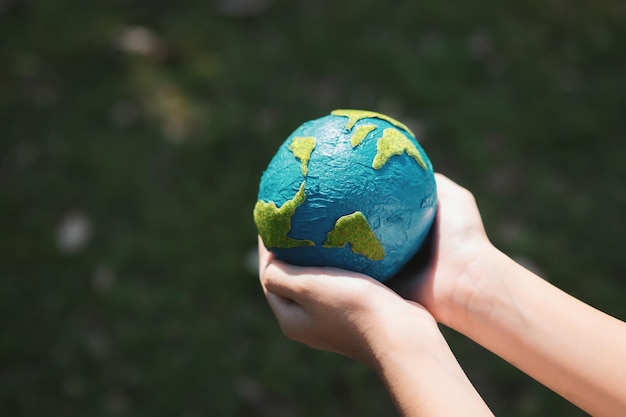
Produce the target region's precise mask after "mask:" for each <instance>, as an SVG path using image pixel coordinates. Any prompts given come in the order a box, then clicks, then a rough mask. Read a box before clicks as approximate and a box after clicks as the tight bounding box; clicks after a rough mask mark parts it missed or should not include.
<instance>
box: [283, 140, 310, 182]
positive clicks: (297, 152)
mask: <svg viewBox="0 0 626 417" xmlns="http://www.w3.org/2000/svg"><path fill="white" fill-rule="evenodd" d="M313 149H315V138H314V137H312V136H298V137H295V138H293V139H292V140H291V144H290V145H289V150H290V151H291V152H292V153H293V154H294V156H295V157H296V158H298V159H299V160H300V161H301V162H302V173H303V174H304V175H306V174H307V173H308V171H309V160H310V159H311V152H313Z"/></svg>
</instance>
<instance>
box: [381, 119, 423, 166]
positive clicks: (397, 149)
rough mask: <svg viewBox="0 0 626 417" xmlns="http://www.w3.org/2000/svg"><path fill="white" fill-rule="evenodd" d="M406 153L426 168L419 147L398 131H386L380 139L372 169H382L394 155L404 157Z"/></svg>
mask: <svg viewBox="0 0 626 417" xmlns="http://www.w3.org/2000/svg"><path fill="white" fill-rule="evenodd" d="M404 152H406V153H407V154H408V155H409V156H411V157H413V159H415V161H416V162H417V163H418V164H419V165H420V166H421V167H422V168H423V169H427V168H426V163H425V162H424V158H422V154H420V152H419V150H418V149H417V146H415V144H414V143H413V142H411V141H410V140H409V138H407V137H406V136H404V134H402V132H400V131H399V130H396V129H391V128H390V129H385V130H384V131H383V136H382V137H381V138H380V139H378V143H377V153H376V156H375V157H374V162H372V168H374V169H380V168H382V167H383V166H384V165H385V164H386V163H387V161H388V160H389V158H391V157H392V156H394V155H402V154H403V153H404Z"/></svg>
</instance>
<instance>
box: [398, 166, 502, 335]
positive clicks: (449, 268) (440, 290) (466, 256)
mask: <svg viewBox="0 0 626 417" xmlns="http://www.w3.org/2000/svg"><path fill="white" fill-rule="evenodd" d="M435 179H436V181H437V198H438V202H439V203H438V209H437V210H438V211H437V217H436V219H435V224H434V225H433V227H434V230H433V232H434V233H433V236H432V239H433V240H432V245H433V247H432V252H433V253H432V256H431V258H430V259H429V265H428V266H427V267H426V269H424V270H422V271H421V272H420V273H419V274H418V273H415V274H414V276H412V277H410V280H409V282H408V285H407V283H406V282H405V283H404V285H402V287H403V288H402V289H399V292H400V294H402V295H403V296H404V297H405V298H408V299H410V300H413V301H416V302H418V303H420V304H421V305H423V306H424V307H426V309H428V311H429V312H430V313H431V314H432V315H433V316H434V317H435V319H436V320H437V321H438V322H440V323H443V324H446V325H450V323H452V322H454V321H455V320H457V319H459V318H458V317H455V316H457V315H458V314H462V312H463V311H464V310H465V308H466V307H467V305H468V303H469V302H470V301H471V298H472V294H473V291H475V290H477V288H478V287H479V282H478V281H479V278H478V277H479V276H480V272H481V271H482V269H484V268H486V267H487V260H488V258H489V254H490V253H492V252H493V251H494V250H497V249H495V247H494V246H493V245H492V244H491V242H490V241H489V239H488V237H487V234H486V233H485V229H484V227H483V222H482V219H481V217H480V212H479V211H478V207H477V205H476V200H475V199H474V196H473V195H472V194H471V193H470V192H469V191H468V190H467V189H465V188H463V187H461V186H459V185H458V184H456V183H455V182H453V181H452V180H450V179H449V178H447V177H445V176H444V175H441V174H438V173H437V174H435Z"/></svg>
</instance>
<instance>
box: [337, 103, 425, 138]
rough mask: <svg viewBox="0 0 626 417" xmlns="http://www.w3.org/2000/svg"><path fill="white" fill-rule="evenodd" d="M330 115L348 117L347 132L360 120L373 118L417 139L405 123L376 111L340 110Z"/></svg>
mask: <svg viewBox="0 0 626 417" xmlns="http://www.w3.org/2000/svg"><path fill="white" fill-rule="evenodd" d="M330 114H331V115H333V116H344V117H347V118H348V123H347V124H346V126H345V129H346V130H352V128H353V127H354V125H355V124H356V123H357V122H358V121H359V120H362V119H368V118H373V119H380V120H384V121H386V122H388V123H391V124H392V125H393V126H395V127H397V128H400V129H402V130H404V131H406V132H407V133H409V134H410V135H411V136H413V137H415V135H414V134H413V132H411V129H409V128H408V126H407V125H405V124H403V123H400V122H399V121H397V120H396V119H393V118H391V117H389V116H386V115H384V114H380V113H376V112H375V111H367V110H349V109H338V110H333V111H331V112H330Z"/></svg>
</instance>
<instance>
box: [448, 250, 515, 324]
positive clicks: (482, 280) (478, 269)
mask: <svg viewBox="0 0 626 417" xmlns="http://www.w3.org/2000/svg"><path fill="white" fill-rule="evenodd" d="M507 262H511V260H510V258H508V257H507V256H506V255H505V254H504V253H502V252H501V251H500V250H499V249H497V248H496V247H495V246H493V245H492V244H491V243H487V244H486V245H485V246H484V247H483V248H482V249H480V250H479V251H477V254H476V255H475V256H474V257H473V258H472V261H471V262H469V263H468V265H467V267H466V268H465V271H464V272H463V274H461V275H460V276H459V278H458V280H457V283H456V286H455V288H454V290H453V291H452V292H451V293H450V295H449V297H448V298H447V300H446V303H445V304H444V305H445V306H446V308H445V309H443V312H442V314H441V315H440V317H438V321H439V322H440V323H442V324H444V325H446V326H447V327H450V328H452V329H455V330H457V331H461V330H463V329H464V328H465V327H466V326H467V325H470V324H469V323H471V325H475V323H477V322H479V323H482V322H484V321H485V320H486V319H487V318H488V316H489V314H490V313H491V311H493V307H494V304H495V303H496V300H497V298H498V293H499V288H501V278H502V273H501V271H502V270H503V269H505V268H506V266H505V264H506V263H507Z"/></svg>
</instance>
